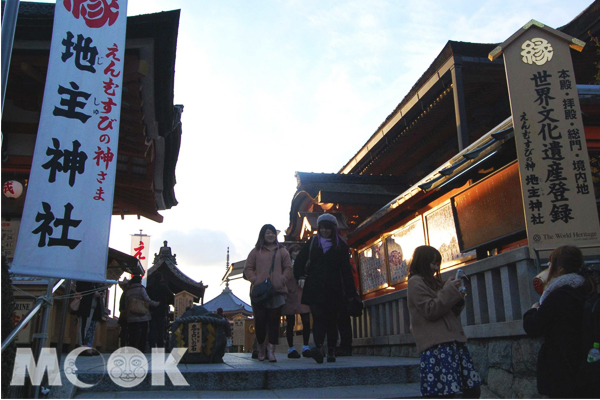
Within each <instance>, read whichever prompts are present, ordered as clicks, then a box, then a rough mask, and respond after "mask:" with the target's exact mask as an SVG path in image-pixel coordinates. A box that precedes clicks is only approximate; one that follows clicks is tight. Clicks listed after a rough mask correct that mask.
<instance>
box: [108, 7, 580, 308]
mask: <svg viewBox="0 0 600 400" xmlns="http://www.w3.org/2000/svg"><path fill="white" fill-rule="evenodd" d="M590 4H591V1H589V0H585V1H582V0H571V1H564V0H552V1H547V0H528V1H523V0H518V1H513V0H502V1H451V2H446V1H428V0H418V1H413V0H411V1H404V0H402V1H379V0H370V1H367V0H362V1H343V0H340V1H323V0H297V1H272V0H261V1H258V0H254V1H253V0H236V1H229V0H220V1H208V0H179V1H178V0H169V1H153V0H129V6H128V15H139V14H146V13H154V12H159V11H168V10H173V9H180V10H181V19H180V25H179V38H178V44H177V61H176V68H175V99H174V103H175V104H183V105H184V107H185V109H184V112H183V116H182V124H183V136H182V146H181V150H180V153H179V161H178V163H177V171H176V175H177V185H176V186H175V194H176V197H177V200H178V201H179V205H177V206H176V207H174V208H172V209H171V210H167V211H161V214H162V215H163V216H164V223H162V224H158V223H155V222H152V221H149V220H146V219H144V218H142V219H141V220H138V219H137V218H136V217H133V216H128V217H126V218H125V219H124V220H121V218H120V217H113V221H112V226H111V237H110V246H111V247H113V248H115V249H118V250H121V251H123V252H126V253H129V251H130V237H131V236H130V235H132V234H136V233H139V230H140V229H142V230H143V232H144V233H145V234H148V235H151V245H150V254H151V256H150V261H152V259H153V254H154V253H157V252H158V250H159V247H160V246H161V245H162V242H163V241H164V240H167V241H168V242H169V246H170V247H171V248H172V249H173V252H174V253H176V254H177V261H178V264H179V267H180V269H181V270H182V271H183V272H184V273H185V274H187V275H188V276H190V277H191V278H192V279H195V280H198V281H200V280H202V281H203V282H204V284H208V285H209V287H208V289H207V292H206V296H205V301H208V300H211V299H212V298H214V297H216V296H217V295H219V294H220V293H221V291H222V290H223V288H224V285H221V277H222V276H223V274H224V273H225V265H226V253H227V248H228V247H229V249H230V254H231V259H230V261H232V262H234V261H239V260H243V259H245V258H246V256H247V254H248V252H249V251H250V250H251V248H252V246H253V245H254V243H255V242H256V239H257V235H258V231H259V229H260V228H261V226H262V225H263V224H265V223H271V224H273V225H275V227H276V228H277V229H279V230H281V231H284V230H285V229H286V228H287V227H288V225H289V211H290V205H291V201H292V197H293V195H294V193H295V189H296V180H295V177H294V173H295V171H302V172H325V173H335V172H338V171H339V170H340V168H341V167H342V166H344V165H345V164H346V163H347V162H348V161H349V160H350V158H351V157H353V156H354V154H355V153H356V152H357V151H358V150H359V149H360V147H361V146H362V145H363V144H365V142H366V141H367V140H368V139H369V137H370V136H371V135H372V134H373V133H374V132H375V130H376V129H377V127H378V126H379V125H380V124H381V123H382V122H383V121H384V120H385V118H386V117H387V116H388V115H389V114H390V113H391V112H392V111H393V110H394V108H395V107H396V105H397V104H398V103H399V102H400V101H401V100H402V99H403V98H404V96H405V95H406V94H407V93H408V91H409V90H410V88H411V87H412V86H413V85H414V83H415V82H416V81H417V79H418V78H419V77H420V76H421V75H422V74H423V73H424V72H425V70H426V69H427V67H428V66H429V65H430V64H431V63H432V62H433V60H434V59H435V57H436V56H437V55H438V54H439V52H440V51H441V50H442V48H443V47H444V45H445V43H446V42H447V41H448V40H455V41H466V42H479V43H499V42H502V41H504V40H505V39H507V38H508V37H509V36H510V35H511V34H513V33H514V32H515V31H516V30H517V29H519V28H520V27H521V26H523V25H524V24H525V23H527V22H528V21H529V20H531V19H536V20H538V21H540V22H542V23H544V24H546V25H548V26H550V27H553V28H557V27H559V26H562V25H565V24H566V23H568V22H569V21H571V20H572V19H573V18H574V17H575V16H576V15H577V14H579V13H580V12H581V11H583V10H584V9H585V8H586V7H587V6H588V5H590ZM280 240H283V236H280ZM231 288H232V289H233V291H234V293H235V294H236V295H237V296H238V297H240V298H242V299H243V300H245V301H247V302H249V297H248V290H249V284H248V283H247V282H245V281H241V280H240V281H236V282H232V284H231Z"/></svg>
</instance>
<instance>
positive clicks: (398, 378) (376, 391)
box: [74, 353, 420, 398]
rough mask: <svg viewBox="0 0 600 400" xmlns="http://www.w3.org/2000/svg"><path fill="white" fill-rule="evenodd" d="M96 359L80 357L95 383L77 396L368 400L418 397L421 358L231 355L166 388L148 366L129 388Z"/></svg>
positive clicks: (84, 373) (184, 370)
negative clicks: (319, 361)
mask: <svg viewBox="0 0 600 400" xmlns="http://www.w3.org/2000/svg"><path fill="white" fill-rule="evenodd" d="M104 358H105V359H106V360H107V359H108V355H106V356H105V357H104ZM95 359H96V360H94V361H95V363H96V365H95V366H94V367H91V365H89V366H88V368H86V367H84V366H80V365H79V359H78V365H77V366H78V372H77V374H78V378H79V379H80V380H81V381H84V382H89V383H94V385H93V386H92V387H90V388H85V389H83V388H77V389H76V391H75V394H74V397H76V398H99V397H103V398H104V397H105V398H124V397H120V396H125V397H127V398H129V397H128V396H129V395H131V396H134V395H135V393H144V394H145V395H146V397H147V396H150V395H151V394H152V398H166V397H173V395H175V393H177V394H176V395H175V397H177V398H179V397H181V393H187V394H186V396H184V397H188V396H191V397H192V398H198V397H197V396H204V395H206V394H207V393H211V396H216V394H218V393H223V394H224V393H227V394H228V397H227V398H229V397H233V398H256V397H257V396H258V397H260V398H269V396H270V395H275V394H274V393H275V392H276V391H284V392H285V396H284V398H294V397H298V398H332V394H335V393H338V394H337V396H335V397H333V398H362V397H363V396H362V395H360V396H359V395H358V393H359V392H360V393H362V394H365V393H364V392H365V391H366V393H367V394H368V396H367V397H368V398H389V397H396V398H398V397H419V396H420V393H419V384H418V382H419V360H418V359H414V358H400V357H376V356H351V357H338V358H337V361H336V362H335V363H327V362H326V361H325V362H324V363H323V364H317V363H316V362H315V361H314V360H312V359H310V358H301V359H288V358H287V354H283V353H279V354H277V359H278V362H277V363H269V362H268V361H263V362H259V361H258V360H253V359H251V357H250V354H244V353H227V354H225V357H224V358H223V361H224V362H223V363H221V364H183V365H182V364H179V366H178V367H179V370H180V372H181V374H182V376H183V377H184V378H185V380H186V381H187V383H188V385H187V386H179V385H174V384H173V383H172V382H171V380H170V379H169V378H168V377H167V376H165V378H164V381H165V384H164V386H156V385H153V384H152V378H151V375H152V370H151V369H150V370H149V371H148V373H147V375H146V377H145V378H144V379H143V380H141V381H138V383H139V384H137V385H136V386H135V387H131V388H124V387H122V386H121V385H119V384H117V383H115V382H114V381H113V379H111V378H110V377H109V375H108V374H107V373H106V372H105V367H104V368H103V365H101V360H100V359H99V357H95ZM88 360H89V358H87V359H83V362H89V361H88ZM352 388H354V389H352ZM294 393H298V394H297V395H295V396H294V395H293V394H294ZM280 394H281V395H283V392H282V393H280ZM354 394H356V397H354V396H353V395H354ZM259 395H260V396H259ZM155 396H158V397H155ZM161 396H166V397H161ZM264 396H266V397H264ZM315 396H316V397H315ZM320 396H323V397H320ZM217 397H219V396H217ZM212 398H215V397H212ZM223 398H225V397H223Z"/></svg>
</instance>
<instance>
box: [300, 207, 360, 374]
mask: <svg viewBox="0 0 600 400" xmlns="http://www.w3.org/2000/svg"><path fill="white" fill-rule="evenodd" d="M317 230H318V235H317V236H316V237H313V238H312V239H311V240H309V241H308V243H306V244H305V245H304V247H303V248H302V250H301V251H300V254H298V257H297V258H296V261H295V262H294V276H295V277H296V279H297V280H298V285H299V286H300V287H302V288H303V292H302V300H301V301H302V304H307V305H309V306H310V312H311V313H312V316H313V338H314V341H315V346H316V347H315V348H313V349H312V350H311V356H312V358H314V359H315V361H316V362H318V363H319V364H321V363H322V362H323V358H324V351H323V343H324V341H325V335H327V347H328V349H327V362H334V361H335V346H336V343H337V336H338V333H337V319H338V317H339V315H340V313H341V312H344V310H345V308H346V307H347V304H348V301H349V300H350V299H352V298H353V297H355V296H357V293H356V287H355V286H354V279H353V277H352V265H351V264H350V249H349V248H348V245H347V244H346V242H345V241H344V239H342V237H341V236H340V235H339V233H338V226H337V219H336V218H335V217H334V216H333V215H331V214H323V215H321V216H320V217H319V219H318V220H317Z"/></svg>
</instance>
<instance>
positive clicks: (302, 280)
mask: <svg viewBox="0 0 600 400" xmlns="http://www.w3.org/2000/svg"><path fill="white" fill-rule="evenodd" d="M305 281H306V280H305V279H304V278H300V279H299V280H298V286H299V287H300V289H304V282H305Z"/></svg>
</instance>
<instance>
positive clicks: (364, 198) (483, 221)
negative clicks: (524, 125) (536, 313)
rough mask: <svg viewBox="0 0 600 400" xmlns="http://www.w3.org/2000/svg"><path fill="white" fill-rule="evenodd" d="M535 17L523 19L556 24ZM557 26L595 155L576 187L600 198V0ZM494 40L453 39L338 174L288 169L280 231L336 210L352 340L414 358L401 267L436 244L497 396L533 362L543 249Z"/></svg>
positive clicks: (530, 376)
mask: <svg viewBox="0 0 600 400" xmlns="http://www.w3.org/2000/svg"><path fill="white" fill-rule="evenodd" d="M539 18H540V19H543V14H541V15H540V17H539ZM524 22H526V21H524ZM542 22H543V20H542ZM539 25H542V24H539ZM539 25H536V24H535V23H532V24H531V25H530V24H528V25H526V26H525V27H524V28H523V29H522V30H520V31H519V32H521V31H526V30H527V29H539V30H541V31H551V30H549V29H548V28H547V27H543V25H542V27H541V28H540V27H539ZM535 26H537V28H536V27H535ZM490 29H494V27H490ZM535 32H537V31H535ZM555 32H556V33H555V34H554V33H552V32H551V34H553V35H554V37H558V38H559V39H560V40H562V38H564V37H570V38H573V39H572V42H571V44H572V45H573V46H572V47H577V48H578V49H579V50H581V51H577V50H570V55H571V58H572V62H573V69H574V71H572V72H573V74H572V78H571V79H572V80H573V82H571V83H570V84H572V86H575V85H576V86H577V89H578V92H579V103H580V105H581V113H582V114H581V116H580V117H581V119H582V123H583V132H582V135H581V136H582V137H583V136H585V142H586V143H587V154H585V155H580V156H583V157H585V158H589V164H590V166H591V168H590V169H591V171H590V172H591V174H590V175H591V180H592V181H593V182H588V186H586V189H585V190H589V191H590V192H591V193H590V196H592V198H591V199H590V200H592V203H594V204H595V206H596V209H597V208H598V204H600V86H599V85H598V84H599V83H600V82H598V81H597V75H598V70H599V69H598V63H599V62H600V54H599V52H598V45H597V38H598V37H600V1H595V2H594V3H592V4H591V5H590V6H589V7H588V8H587V9H586V10H583V12H582V13H581V14H579V15H578V16H577V17H576V18H575V19H574V20H573V21H571V22H569V23H568V24H567V25H565V26H563V27H561V28H558V29H557V30H556V31H555ZM515 35H516V34H515ZM559 39H557V42H558V41H559ZM507 42H509V41H507ZM583 44H585V46H584V47H583V48H582V49H581V47H582V45H583ZM497 47H498V44H482V43H466V42H455V41H448V42H447V44H446V45H445V46H444V48H443V49H442V50H441V52H440V53H439V55H438V56H437V57H436V59H435V60H433V62H432V63H431V65H430V66H429V68H428V69H427V70H426V71H425V72H424V74H423V75H422V76H421V78H419V80H418V81H417V82H416V83H415V84H414V86H413V87H412V89H411V90H410V91H409V93H408V94H407V95H406V96H405V97H404V99H403V100H402V101H401V102H400V103H399V104H398V106H397V107H396V108H395V109H394V110H393V111H392V113H391V114H390V115H389V116H388V117H387V118H386V120H385V121H383V122H382V123H381V125H380V126H379V127H378V128H377V129H376V130H375V132H374V133H373V134H372V135H371V137H370V138H369V139H368V140H367V142H366V143H365V144H364V145H363V146H362V147H361V148H360V149H358V150H357V152H356V154H355V156H354V157H352V158H351V159H350V160H349V161H348V162H347V163H346V164H345V165H343V166H342V167H341V168H340V170H339V171H338V173H337V174H308V173H300V172H299V173H297V174H296V177H297V179H298V186H297V191H296V194H295V195H294V197H293V199H292V206H291V210H290V224H289V227H288V229H287V230H286V234H287V235H286V241H293V242H296V241H305V240H306V236H305V233H306V230H305V229H303V228H302V227H303V224H305V221H306V216H307V215H308V214H307V213H311V214H312V213H323V212H332V213H336V218H338V220H340V219H342V220H343V221H344V226H345V227H348V229H347V230H346V231H345V232H344V231H342V232H343V233H345V236H346V239H347V241H348V244H349V245H350V247H351V248H352V249H353V258H354V259H355V261H356V264H357V267H358V273H359V277H360V288H359V291H360V294H361V295H362V298H363V300H364V302H365V312H364V313H363V316H361V317H359V318H353V321H352V324H353V344H352V346H353V348H354V351H355V352H356V353H360V354H374V355H385V356H410V357H419V354H418V352H417V351H416V348H415V345H414V338H413V337H412V334H411V333H410V329H409V324H410V321H409V315H408V307H407V299H406V295H407V294H406V286H407V284H406V282H407V272H408V271H407V267H408V264H409V263H410V258H411V256H412V252H413V251H414V249H415V248H416V247H417V246H419V245H425V244H427V245H431V246H433V247H436V248H437V249H438V250H440V252H441V253H442V256H443V260H442V261H443V262H442V275H443V278H444V279H447V278H448V277H449V276H451V275H452V274H454V272H455V271H454V270H455V269H456V268H459V267H460V268H461V269H463V270H464V271H465V273H466V274H467V275H468V276H469V278H470V280H468V281H465V283H466V286H467V290H468V293H469V295H468V296H467V298H466V309H465V311H464V312H463V313H462V314H461V318H462V324H463V326H464V331H465V333H466V334H467V336H468V338H469V348H470V350H471V353H472V354H473V356H474V359H475V363H476V365H477V367H478V369H479V370H480V372H481V375H482V377H483V380H484V383H485V384H486V385H488V387H489V388H491V389H492V388H493V391H494V393H495V394H496V395H497V396H499V397H502V398H510V397H532V396H534V395H537V391H536V390H535V363H529V362H528V361H526V358H527V357H529V358H532V357H533V355H534V354H535V353H536V351H537V350H536V349H538V348H539V343H538V342H537V341H535V340H532V339H529V338H526V337H525V332H524V330H523V327H522V315H523V313H524V312H525V311H526V310H527V309H529V308H530V307H531V305H532V304H533V303H534V302H535V301H537V300H538V299H539V296H538V295H537V294H536V293H535V292H534V290H533V285H532V282H531V281H532V279H533V277H534V276H535V275H536V274H537V273H538V272H539V271H540V270H541V268H542V266H543V265H544V263H545V262H546V261H547V257H548V255H549V251H547V249H544V251H542V250H539V251H538V249H536V248H535V240H537V238H531V237H528V234H527V229H526V227H527V223H528V220H526V218H525V215H526V214H525V213H524V206H523V196H522V189H521V178H520V174H519V162H518V157H520V155H519V154H518V150H517V146H516V143H517V140H516V139H519V137H518V135H520V134H521V131H520V130H519V129H521V127H517V128H515V127H513V119H512V115H511V102H510V101H509V95H512V94H514V93H511V92H509V88H508V85H507V77H506V73H505V65H504V59H503V57H490V53H491V52H493V51H497V50H495V49H497ZM567 50H568V48H567ZM490 59H493V61H491V60H490ZM565 87H566V86H565ZM511 90H513V91H515V92H518V91H519V88H518V87H516V88H511ZM557 91H558V89H557ZM561 112H562V105H561ZM519 115H520V114H519ZM565 115H566V112H565ZM536 134H537V133H536ZM573 140H575V139H573ZM544 178H545V176H544ZM342 186H343V189H342V190H340V189H339V188H340V187H342ZM593 199H595V201H594V200H593ZM574 207H577V205H575V206H574ZM597 222H598V221H591V222H590V224H591V226H597ZM340 226H342V225H340ZM594 229H595V228H594ZM594 229H592V230H594ZM591 234H593V232H592V233H591ZM530 249H534V250H535V251H533V253H534V254H532V252H531V251H530ZM584 251H585V252H586V254H587V256H586V259H587V262H588V263H592V264H593V263H598V262H600V261H598V260H600V246H597V245H596V244H593V245H590V246H587V247H586V248H585V249H584ZM507 381H510V382H519V384H515V385H510V384H506V382H507Z"/></svg>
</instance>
